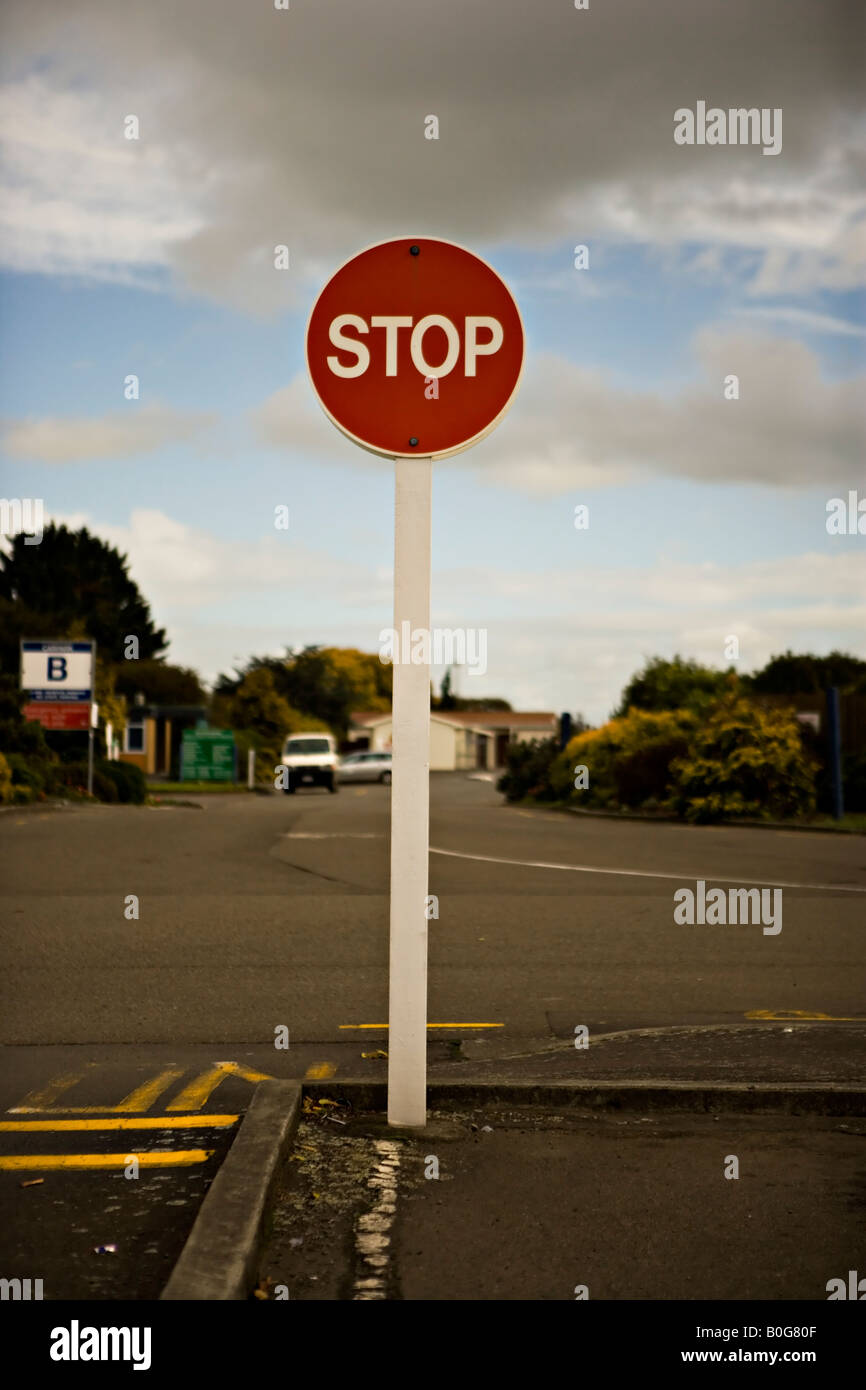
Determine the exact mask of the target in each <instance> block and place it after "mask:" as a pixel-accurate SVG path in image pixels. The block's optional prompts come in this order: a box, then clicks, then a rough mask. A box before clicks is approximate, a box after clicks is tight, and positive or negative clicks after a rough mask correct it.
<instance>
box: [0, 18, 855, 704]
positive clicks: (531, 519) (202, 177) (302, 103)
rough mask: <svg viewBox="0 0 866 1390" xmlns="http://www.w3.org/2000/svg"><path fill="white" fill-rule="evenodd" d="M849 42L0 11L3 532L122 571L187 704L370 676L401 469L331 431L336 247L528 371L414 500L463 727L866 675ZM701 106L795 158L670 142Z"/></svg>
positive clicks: (798, 25)
mask: <svg viewBox="0 0 866 1390" xmlns="http://www.w3.org/2000/svg"><path fill="white" fill-rule="evenodd" d="M862 16H863V10H862V7H861V6H859V5H858V4H854V3H851V4H848V3H845V2H844V0H821V3H820V4H818V3H814V0H656V3H653V4H648V3H647V2H646V0H589V8H588V9H586V10H577V9H575V7H574V4H573V2H572V0H532V3H531V4H529V3H526V0H472V3H471V4H470V3H467V0H437V3H436V4H422V3H420V0H419V2H418V3H407V0H291V3H290V7H289V8H288V9H285V10H283V9H280V10H277V9H276V8H274V6H273V4H272V3H270V4H269V3H268V0H148V3H147V4H137V3H133V0H105V2H103V0H63V2H62V3H61V0H20V3H19V0H5V4H4V13H3V18H2V23H0V38H2V40H3V45H2V46H3V50H4V53H5V57H4V58H3V60H2V66H0V83H2V85H0V127H2V133H3V150H2V160H3V178H4V184H5V193H4V197H3V204H2V210H0V265H2V275H0V291H2V328H0V335H2V353H3V364H2V375H0V416H2V445H3V453H2V492H3V495H4V496H6V497H41V498H44V502H45V511H46V514H47V515H48V516H50V517H53V518H57V519H63V520H66V521H68V522H70V523H71V524H76V525H78V524H82V523H85V524H87V525H88V526H89V527H91V528H92V529H93V530H95V531H96V532H97V533H98V534H99V535H101V536H103V537H105V538H107V539H109V540H110V541H112V542H113V543H114V544H117V545H118V546H120V547H121V548H122V549H123V550H124V551H125V552H126V553H127V554H128V555H129V558H130V562H131V571H132V574H133V576H134V577H135V579H136V580H137V581H138V583H139V585H140V586H141V588H142V590H143V592H144V593H145V595H146V597H147V598H148V600H149V601H150V603H151V605H152V608H153V611H154V616H155V618H156V621H157V622H158V624H159V625H161V626H165V627H166V628H167V630H168V633H169V635H170V638H171V647H170V652H169V657H170V659H171V660H174V661H177V662H179V663H181V664H185V665H193V666H196V667H197V668H198V669H199V670H200V671H201V672H202V673H203V675H204V676H205V677H206V678H208V679H212V678H213V677H214V676H215V675H216V674H217V673H218V672H219V671H225V670H229V669H230V668H231V667H232V666H233V665H234V664H235V663H238V662H241V661H244V660H246V659H247V658H248V657H249V656H250V655H251V654H253V653H257V654H258V653H263V652H265V651H271V652H279V651H281V650H282V649H283V648H284V647H285V646H287V645H289V646H296V645H299V644H302V643H306V642H326V643H336V644H341V645H353V646H359V647H362V648H364V649H366V650H370V651H375V650H377V648H378V645H379V643H378V636H379V632H380V630H381V629H382V628H384V627H388V626H390V623H391V584H392V546H393V478H392V465H390V464H389V463H388V462H387V461H385V460H377V459H376V458H375V457H374V456H372V455H370V454H367V453H365V452H364V451H362V450H360V449H358V448H356V447H354V446H353V445H351V444H350V443H349V442H348V441H346V440H345V439H343V437H342V436H341V435H340V434H339V433H338V432H337V431H336V430H335V429H334V428H333V426H332V425H331V424H330V423H329V422H328V421H327V420H326V419H325V417H324V415H323V414H322V413H321V411H320V410H319V407H318V406H317V404H316V403H315V400H314V398H313V395H312V391H311V388H310V386H309V384H308V382H307V379H306V376H305V371H304V362H303V334H304V327H305V324H306V319H307V316H308V314H309V311H310V308H311V306H312V303H313V301H314V300H315V297H316V295H317V293H318V291H319V289H320V288H321V286H322V285H323V283H324V282H325V280H326V279H327V278H328V276H329V275H330V273H331V272H332V270H333V269H334V268H336V266H338V265H339V264H341V263H342V262H343V261H345V260H346V259H347V258H348V257H350V256H351V255H352V254H354V253H355V252H356V251H358V250H360V249H361V248H363V247H364V246H367V245H369V244H370V243H372V242H375V241H378V240H382V239H385V238H388V237H391V236H403V235H413V234H414V235H419V236H442V237H445V238H447V239H449V240H453V241H457V242H460V243H462V244H464V245H466V246H468V247H470V248H471V249H472V250H474V251H476V252H477V253H478V254H480V255H482V256H484V257H485V258H486V259H488V260H489V261H490V262H491V263H492V264H493V265H494V266H495V267H496V269H497V270H498V271H499V272H500V273H501V274H502V275H503V276H504V277H505V279H506V280H507V282H508V283H509V285H510V286H511V288H512V291H513V293H514V294H515V297H516V298H517V300H518V303H519V305H520V309H521V312H522V314H523V318H524V322H525V325H526V330H527V349H528V356H527V366H526V372H525V376H524V380H523V384H522V386H521V389H520V393H519V396H518V398H517V401H516V403H515V405H514V407H513V409H512V410H511V412H510V414H509V415H508V416H507V417H506V419H505V420H504V421H503V423H502V424H501V425H500V426H499V427H498V429H497V430H496V431H494V433H493V434H492V435H491V436H490V437H489V438H488V439H487V440H485V441H484V442H483V443H482V444H480V445H479V446H477V447H476V448H474V449H472V450H471V451H469V452H467V453H464V454H462V455H459V456H457V457H455V458H453V459H450V460H446V461H443V462H441V463H438V464H436V465H435V479H434V561H433V568H434V572H433V622H434V624H436V625H439V626H443V627H444V626H447V627H457V626H462V627H466V628H487V629H488V633H489V640H488V671H487V674H486V675H485V676H483V677H480V676H475V677H473V676H470V675H468V673H466V672H463V673H462V674H461V675H460V677H459V689H460V692H461V693H462V694H466V695H470V694H476V693H477V694H497V695H503V696H505V697H507V698H509V699H511V700H512V702H513V703H514V704H515V706H517V707H522V708H551V709H556V710H561V709H570V710H572V711H577V710H580V711H582V712H583V713H584V714H586V715H587V716H589V717H591V718H593V719H595V720H599V719H602V718H604V717H605V715H606V714H607V713H608V712H609V710H610V708H611V706H612V705H613V704H614V703H615V701H616V699H617V697H618V694H619V691H620V689H621V687H622V685H623V683H624V682H625V680H626V679H627V678H628V676H629V674H630V673H631V672H632V671H633V670H634V669H635V668H636V667H638V666H640V665H641V664H642V662H643V660H644V659H645V658H646V657H647V656H650V655H653V654H656V653H661V654H665V655H671V654H673V652H675V651H680V652H682V653H684V654H687V655H690V656H695V657H697V658H699V659H701V660H703V661H707V662H709V663H711V664H717V665H723V664H725V662H724V650H725V643H726V640H727V639H728V638H729V637H730V636H731V635H735V636H737V638H738V640H739V647H740V657H739V662H738V664H739V666H740V667H741V668H742V669H744V670H749V669H753V668H754V667H755V666H757V665H760V664H762V663H763V662H764V661H765V660H766V659H767V658H768V657H769V656H770V655H771V654H772V653H774V652H777V651H780V650H783V649H784V648H786V647H792V648H794V649H799V650H812V651H827V650H830V649H831V648H832V647H841V648H843V649H845V650H848V651H852V652H856V653H857V654H859V655H861V656H866V536H863V535H851V536H831V535H828V533H827V530H826V524H825V523H826V506H827V502H828V500H829V499H830V498H833V497H839V496H843V497H847V495H848V491H849V489H855V490H856V489H859V493H858V496H859V497H860V498H864V497H866V468H864V465H863V457H864V450H863V445H864V423H863V422H864V409H863V402H864V395H866V392H864V386H866V381H864V359H866V313H864V282H866V181H864V163H866V158H864V149H866V141H864V134H866V119H864V110H863V105H862V66H861V55H862V51H863V41H864V38H866V34H864V32H863V19H862ZM699 101H704V102H706V103H707V105H708V106H709V107H720V108H722V109H727V108H731V107H757V108H770V109H773V110H775V109H777V108H778V109H780V110H781V111H782V149H781V152H780V153H779V154H777V155H774V156H765V155H764V154H763V152H762V149H761V147H760V146H743V147H737V146H718V145H716V146H711V145H703V146H699V145H695V146H683V145H678V144H677V143H676V142H675V141H674V138H673V135H674V112H675V111H676V110H677V109H679V108H683V107H689V108H695V107H696V104H697V102H699ZM431 114H432V115H435V116H436V117H437V118H438V122H439V138H438V140H428V139H426V138H425V118H426V117H428V116H429V115H431ZM129 116H135V117H136V118H137V123H138V133H139V138H138V139H137V140H129V139H127V138H125V129H128V128H129V125H128V122H127V118H128V117H129ZM281 244H284V245H287V246H288V247H289V251H290V266H289V269H287V270H277V269H275V267H274V247H275V246H277V245H281ZM577 245H586V246H587V247H588V248H589V266H588V268H586V269H576V268H575V247H576V246H577ZM130 374H135V375H136V376H138V378H139V381H140V399H139V400H138V401H127V400H125V399H124V380H125V378H126V377H127V376H128V375H130ZM730 375H736V376H737V377H738V378H739V399H738V400H726V399H725V394H724V383H725V378H726V377H728V376H730ZM579 504H583V505H586V506H588V508H589V527H588V529H586V530H581V531H578V530H576V529H575V526H574V514H575V507H576V506H578V505H579ZM280 505H285V506H288V508H289V513H290V527H289V530H288V531H277V530H276V529H275V527H274V509H275V507H277V506H280Z"/></svg>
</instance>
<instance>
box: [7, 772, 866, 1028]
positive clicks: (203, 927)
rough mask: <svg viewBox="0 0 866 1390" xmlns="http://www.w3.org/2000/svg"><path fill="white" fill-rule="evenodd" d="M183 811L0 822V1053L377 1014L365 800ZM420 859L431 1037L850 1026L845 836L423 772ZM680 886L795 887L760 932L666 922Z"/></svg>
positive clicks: (379, 922) (373, 843)
mask: <svg viewBox="0 0 866 1390" xmlns="http://www.w3.org/2000/svg"><path fill="white" fill-rule="evenodd" d="M200 805H201V809H189V808H186V807H180V806H165V807H162V808H159V809H151V808H148V809H144V808H126V807H93V808H86V809H66V810H59V811H54V812H49V811H46V812H44V813H40V812H37V813H32V812H30V813H22V814H15V813H14V812H13V813H11V814H7V815H5V816H3V817H2V824H0V837H2V850H3V854H4V858H5V860H6V868H5V870H4V874H3V898H2V907H3V923H4V925H3V938H2V950H3V957H4V962H5V971H4V978H3V1021H2V1033H0V1041H2V1042H3V1043H6V1044H29V1045H33V1044H52V1045H57V1044H75V1045H83V1044H106V1043H145V1042H147V1043H171V1044H174V1045H175V1046H177V1045H180V1044H187V1043H189V1044H191V1043H235V1044H237V1043H246V1044H268V1043H269V1042H271V1043H272V1041H273V1038H274V1029H275V1028H276V1027H277V1026H278V1025H285V1026H286V1027H287V1028H288V1029H289V1031H290V1037H291V1041H292V1046H294V1045H295V1044H296V1043H301V1042H313V1043H315V1042H326V1041H338V1040H340V1039H341V1038H344V1037H345V1028H344V1027H343V1026H344V1025H352V1024H361V1023H378V1022H382V1021H384V1020H386V1019H387V1016H388V1014H387V1003H388V997H387V951H388V904H387V886H388V816H389V791H388V789H387V788H385V787H380V786H369V787H354V788H350V789H344V790H343V791H342V792H341V793H340V794H339V795H338V796H335V797H333V796H328V795H327V793H325V792H318V791H312V792H309V793H306V794H300V795H297V796H295V797H291V798H289V797H285V796H283V797H281V796H276V795H274V796H270V797H264V796H263V797H259V796H249V797H247V796H236V797H234V796H233V797H211V798H206V797H202V798H201V799H200ZM431 847H432V849H433V851H434V852H433V853H431V859H430V892H431V893H433V894H436V895H437V897H438V899H439V918H438V920H433V921H431V922H430V933H429V937H430V946H429V962H430V973H429V980H430V986H429V1017H430V1020H431V1021H433V1022H453V1021H458V1022H495V1023H501V1024H503V1025H504V1028H505V1029H506V1030H507V1033H508V1035H509V1037H510V1038H512V1039H514V1038H521V1037H522V1038H533V1039H536V1038H543V1037H549V1036H557V1035H559V1036H567V1035H570V1034H572V1033H573V1030H574V1027H575V1025H578V1024H586V1025H587V1026H592V1027H595V1028H603V1029H605V1030H610V1029H620V1028H635V1027H650V1026H662V1025H665V1026H667V1025H672V1024H690V1023H699V1024H707V1023H726V1022H732V1021H742V1020H743V1018H744V1017H745V1016H746V1015H747V1014H749V1013H750V1012H752V1011H755V1010H770V1011H780V1010H801V1011H808V1012H815V1011H818V1012H821V1013H825V1014H828V1015H830V1016H833V1017H839V1018H846V1017H848V1018H850V1017H852V1016H857V1015H859V1014H862V1013H863V1011H864V1010H863V988H862V986H863V963H864V934H863V929H862V928H863V919H864V906H866V839H864V838H863V837H861V836H841V835H840V836H838V837H836V836H832V835H821V834H814V835H808V834H801V833H797V832H784V831H772V830H757V829H755V830H749V829H729V828H723V829H718V828H693V827H686V826H678V825H667V824H663V825H646V824H639V823H635V822H620V823H611V822H610V821H606V820H597V819H589V818H583V817H580V818H579V817H569V816H563V815H557V814H554V813H544V812H532V811H527V812H524V811H521V810H515V809H513V808H510V807H506V806H504V805H502V804H501V798H500V797H499V796H498V794H497V793H496V791H495V790H494V788H493V786H492V785H491V784H490V783H487V782H479V781H473V780H469V779H467V778H464V777H459V776H441V777H434V778H433V779H432V794H431ZM453 855H461V856H464V855H465V856H479V858H474V857H468V858H462V857H461V858H456V857H452V856H453ZM490 860H503V861H510V862H490ZM533 862H535V863H538V862H543V863H544V864H546V865H560V866H583V868H586V869H588V870H590V871H588V872H583V871H580V872H574V871H571V870H569V869H568V868H563V867H559V868H553V867H545V868H538V867H524V866H523V865H524V864H525V863H533ZM602 871H604V872H602ZM656 875H665V876H669V877H657V876H656ZM701 878H702V879H705V880H707V881H708V882H709V881H712V880H715V879H719V880H728V881H730V883H731V884H735V885H740V886H743V887H750V886H754V885H760V884H780V883H781V884H790V885H794V884H796V885H802V886H791V887H785V888H783V901H782V906H783V922H782V930H781V931H780V932H779V933H778V934H777V935H765V934H764V932H763V930H762V928H761V926H760V925H737V926H709V925H705V926H681V925H678V924H676V923H675V922H674V919H673V893H674V891H675V890H676V889H677V888H678V887H688V886H691V888H692V889H694V887H695V882H696V880H697V879H701ZM722 886H725V885H724V884H723V885H722ZM852 889H856V890H858V891H850V890H852ZM130 894H135V895H136V896H137V898H138V900H139V918H138V920H127V918H126V917H125V915H124V912H125V907H124V904H125V901H126V899H127V897H128V895H130Z"/></svg>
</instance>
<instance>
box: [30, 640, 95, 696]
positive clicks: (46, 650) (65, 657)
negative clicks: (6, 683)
mask: <svg viewBox="0 0 866 1390" xmlns="http://www.w3.org/2000/svg"><path fill="white" fill-rule="evenodd" d="M95 658H96V643H95V642H22V643H21V688H22V690H26V691H27V693H28V695H29V696H30V699H31V700H78V701H83V700H92V699H93V667H94V661H95Z"/></svg>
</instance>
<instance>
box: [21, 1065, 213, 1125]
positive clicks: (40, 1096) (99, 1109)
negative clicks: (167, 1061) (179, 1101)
mask: <svg viewBox="0 0 866 1390" xmlns="http://www.w3.org/2000/svg"><path fill="white" fill-rule="evenodd" d="M184 1070H185V1068H184V1067H166V1068H165V1070H164V1071H161V1072H159V1074H158V1075H157V1076H154V1077H152V1078H151V1079H150V1081H145V1082H143V1083H142V1085H141V1086H136V1088H135V1090H134V1091H130V1093H129V1095H128V1096H126V1097H125V1098H124V1099H123V1100H122V1101H121V1102H120V1104H119V1105H52V1104H51V1103H50V1102H51V1101H53V1100H54V1099H55V1098H56V1097H57V1096H58V1095H59V1094H60V1093H61V1091H65V1090H68V1088H69V1086H71V1085H72V1084H73V1083H74V1082H76V1081H80V1080H81V1078H82V1077H83V1076H84V1072H78V1073H75V1074H72V1075H71V1076H70V1075H66V1076H59V1077H55V1079H54V1080H53V1081H49V1083H48V1085H47V1086H46V1087H44V1089H43V1090H41V1091H34V1092H33V1093H32V1094H31V1095H29V1096H25V1098H24V1101H23V1103H22V1104H21V1105H13V1106H12V1107H11V1109H10V1110H9V1114H10V1115H27V1114H32V1113H34V1112H38V1111H44V1110H57V1111H59V1112H61V1113H64V1114H67V1115H102V1114H110V1115H125V1114H135V1113H136V1112H137V1111H139V1110H149V1109H150V1107H151V1106H152V1105H153V1103H154V1101H155V1100H158V1099H159V1097H160V1096H161V1095H162V1093H163V1091H166V1090H168V1088H169V1086H170V1085H171V1084H172V1082H174V1081H177V1079H178V1077H181V1076H183V1073H184ZM170 1108H173V1107H170Z"/></svg>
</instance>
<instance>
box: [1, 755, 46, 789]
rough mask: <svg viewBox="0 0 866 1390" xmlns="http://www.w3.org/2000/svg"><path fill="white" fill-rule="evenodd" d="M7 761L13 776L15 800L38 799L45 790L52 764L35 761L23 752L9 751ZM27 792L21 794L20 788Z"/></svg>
mask: <svg viewBox="0 0 866 1390" xmlns="http://www.w3.org/2000/svg"><path fill="white" fill-rule="evenodd" d="M6 761H7V763H8V765H9V772H10V775H11V778H12V787H13V789H14V800H15V801H36V800H38V798H39V797H40V796H42V795H44V792H45V783H46V780H47V774H48V772H49V770H50V764H48V763H40V762H37V761H34V760H33V759H32V758H27V757H25V756H24V754H23V753H7V755H6ZM19 788H21V789H23V791H24V792H25V794H23V795H19V793H18V789H19Z"/></svg>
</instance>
